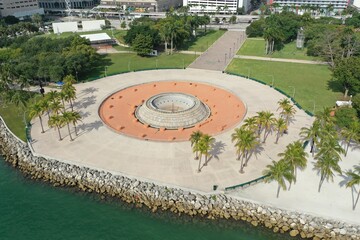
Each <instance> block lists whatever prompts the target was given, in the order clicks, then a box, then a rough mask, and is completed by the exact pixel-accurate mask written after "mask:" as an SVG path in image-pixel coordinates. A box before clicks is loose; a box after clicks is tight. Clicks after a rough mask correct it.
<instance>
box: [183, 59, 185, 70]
mask: <svg viewBox="0 0 360 240" xmlns="http://www.w3.org/2000/svg"><path fill="white" fill-rule="evenodd" d="M183 69H185V60H184V59H183Z"/></svg>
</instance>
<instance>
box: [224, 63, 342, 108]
mask: <svg viewBox="0 0 360 240" xmlns="http://www.w3.org/2000/svg"><path fill="white" fill-rule="evenodd" d="M249 69H250V77H251V78H256V79H258V80H262V81H263V82H266V83H267V84H269V85H270V84H271V82H272V76H273V77H274V85H275V87H277V88H279V89H281V90H282V91H284V92H286V93H287V94H288V95H290V96H292V95H293V91H294V90H293V87H291V86H294V87H295V100H296V101H297V102H298V103H299V104H300V105H301V106H302V107H303V108H304V109H306V110H308V111H310V112H312V111H313V104H314V103H313V101H315V103H316V111H317V110H320V109H322V108H323V107H325V106H334V105H335V101H336V100H338V99H339V98H340V97H341V96H342V93H341V92H340V91H341V89H342V88H341V86H338V85H336V84H335V85H334V84H333V83H331V84H332V86H331V89H330V88H329V80H330V79H331V72H330V70H329V69H328V67H327V66H325V65H311V64H298V63H283V62H270V61H257V60H245V59H235V60H233V61H232V62H231V63H230V65H229V66H228V68H227V69H226V70H227V71H228V72H233V73H238V74H242V75H245V76H247V75H248V73H249ZM332 89H336V90H332Z"/></svg>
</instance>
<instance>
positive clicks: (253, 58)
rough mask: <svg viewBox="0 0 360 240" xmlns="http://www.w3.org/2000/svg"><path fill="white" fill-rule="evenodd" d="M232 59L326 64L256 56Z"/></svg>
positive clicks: (315, 62) (237, 56)
mask: <svg viewBox="0 0 360 240" xmlns="http://www.w3.org/2000/svg"><path fill="white" fill-rule="evenodd" d="M234 58H240V59H251V60H260V61H272V62H289V63H304V64H321V65H327V64H328V63H327V62H322V61H310V60H298V59H287V58H271V57H258V56H245V55H235V57H234Z"/></svg>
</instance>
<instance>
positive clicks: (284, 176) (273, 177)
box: [263, 160, 294, 198]
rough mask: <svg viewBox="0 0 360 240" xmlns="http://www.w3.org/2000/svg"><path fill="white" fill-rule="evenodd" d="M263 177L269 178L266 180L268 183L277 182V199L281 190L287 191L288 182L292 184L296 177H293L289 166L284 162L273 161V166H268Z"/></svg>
mask: <svg viewBox="0 0 360 240" xmlns="http://www.w3.org/2000/svg"><path fill="white" fill-rule="evenodd" d="M263 175H266V176H267V177H266V178H265V179H264V181H265V182H266V183H268V182H272V181H276V182H277V183H278V188H277V194H276V197H277V198H278V197H279V193H280V188H282V189H283V190H284V191H285V190H286V181H288V182H289V183H291V182H292V181H293V178H294V176H293V175H292V172H291V169H290V167H289V164H288V163H286V162H285V161H284V160H280V161H278V162H276V161H272V164H269V165H267V166H266V169H265V170H264V171H263Z"/></svg>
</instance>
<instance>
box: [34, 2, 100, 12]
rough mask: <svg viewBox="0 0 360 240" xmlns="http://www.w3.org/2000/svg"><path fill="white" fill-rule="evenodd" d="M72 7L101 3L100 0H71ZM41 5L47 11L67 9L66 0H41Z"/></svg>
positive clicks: (85, 6) (82, 7)
mask: <svg viewBox="0 0 360 240" xmlns="http://www.w3.org/2000/svg"><path fill="white" fill-rule="evenodd" d="M69 2H70V5H71V9H84V8H92V7H94V6H96V5H97V4H99V2H100V1H99V0H69ZM39 6H40V7H42V8H44V10H45V11H63V10H66V9H67V7H66V2H65V0H39Z"/></svg>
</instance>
